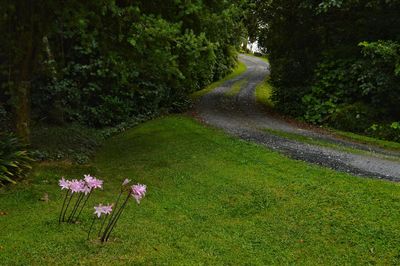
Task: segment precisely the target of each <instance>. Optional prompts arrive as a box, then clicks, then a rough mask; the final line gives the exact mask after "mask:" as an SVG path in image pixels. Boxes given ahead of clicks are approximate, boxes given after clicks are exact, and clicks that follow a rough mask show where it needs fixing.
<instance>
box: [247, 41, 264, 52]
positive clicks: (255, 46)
mask: <svg viewBox="0 0 400 266" xmlns="http://www.w3.org/2000/svg"><path fill="white" fill-rule="evenodd" d="M246 47H247V49H249V50H250V51H251V52H253V53H261V49H260V48H259V47H258V41H255V42H250V41H248V42H247V46H246Z"/></svg>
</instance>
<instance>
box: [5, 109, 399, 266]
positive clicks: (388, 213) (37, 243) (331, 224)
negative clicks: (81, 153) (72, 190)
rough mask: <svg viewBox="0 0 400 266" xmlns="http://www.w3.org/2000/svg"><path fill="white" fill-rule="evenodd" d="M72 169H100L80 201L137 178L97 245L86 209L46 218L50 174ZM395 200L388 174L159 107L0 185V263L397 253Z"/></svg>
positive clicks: (56, 200)
mask: <svg viewBox="0 0 400 266" xmlns="http://www.w3.org/2000/svg"><path fill="white" fill-rule="evenodd" d="M84 173H92V174H94V175H96V176H97V177H99V178H103V179H104V180H105V185H104V187H105V189H104V191H97V192H96V193H95V195H94V196H93V198H92V202H91V204H90V205H93V204H94V203H95V202H96V203H98V202H102V203H109V202H112V201H113V200H115V197H116V194H117V191H118V187H119V184H120V182H121V181H122V180H123V179H124V178H125V177H129V178H131V179H134V180H135V181H137V182H142V183H145V184H147V185H148V194H147V196H146V198H145V199H144V200H143V201H142V203H141V204H140V205H139V206H137V205H136V204H135V203H134V202H133V201H132V202H130V204H129V205H128V206H127V208H126V210H125V212H124V213H123V216H122V218H121V220H120V222H119V224H118V225H117V227H116V230H115V231H114V235H113V237H112V239H111V241H110V242H109V243H107V244H104V245H101V244H99V243H98V242H96V241H86V230H87V229H88V226H89V223H90V218H89V217H90V215H89V210H87V212H86V213H85V215H83V218H84V219H83V220H82V223H81V224H77V225H68V224H63V225H61V226H58V224H57V215H58V211H59V207H60V205H61V203H62V195H63V194H62V193H61V191H60V190H59V188H58V185H57V180H58V179H59V178H60V176H65V177H66V178H73V177H75V178H77V177H80V176H81V175H82V174H84ZM44 193H48V195H49V201H48V202H46V201H40V200H39V199H40V198H41V197H42V196H43V194H44ZM399 210H400V187H399V184H397V183H390V182H387V181H380V180H374V179H365V178H359V177H354V176H351V175H348V174H343V173H337V172H335V171H332V170H329V169H326V168H322V167H318V166H315V165H309V164H307V163H304V162H300V161H295V160H291V159H288V158H286V157H284V156H282V155H280V154H278V153H276V152H273V151H270V150H267V149H265V148H263V147H260V146H257V145H255V144H251V143H248V142H245V141H241V140H238V139H234V138H231V137H229V136H227V135H225V134H224V133H221V132H220V131H217V130H214V129H210V128H207V127H204V126H203V125H201V124H199V123H197V122H195V121H193V120H192V119H191V118H188V117H185V116H168V117H164V118H159V119H156V120H153V121H150V122H147V123H144V124H141V125H140V126H138V127H136V128H134V129H132V130H128V131H126V132H124V133H122V134H120V135H117V136H115V137H113V138H111V139H109V140H108V141H107V142H106V143H105V145H104V146H103V147H102V148H101V150H100V151H99V152H98V153H97V155H96V157H95V159H94V160H93V162H92V163H91V164H90V165H81V166H76V165H69V164H66V163H64V164H63V163H54V164H53V163H48V164H41V165H38V166H37V167H36V170H35V172H34V173H33V174H32V175H31V177H30V179H28V180H26V182H22V183H20V184H18V185H15V186H10V187H8V188H7V189H2V190H0V228H1V231H0V264H2V265H32V264H33V265H46V264H55V265H61V264H62V265H76V264H91V265H104V264H108V265H125V264H145V265H148V264H174V265H192V264H209V265H221V264H225V265H226V264H228V265H229V264H231V265H244V264H251V265H268V264H292V263H296V264H301V265H302V264H311V265H315V264H322V265H326V264H337V265H343V264H399V263H400V226H399V220H400V212H399ZM90 211H91V210H90Z"/></svg>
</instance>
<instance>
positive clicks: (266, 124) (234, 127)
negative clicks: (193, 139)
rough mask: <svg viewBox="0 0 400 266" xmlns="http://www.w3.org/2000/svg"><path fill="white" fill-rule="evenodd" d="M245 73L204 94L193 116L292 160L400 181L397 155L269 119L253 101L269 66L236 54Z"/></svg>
mask: <svg viewBox="0 0 400 266" xmlns="http://www.w3.org/2000/svg"><path fill="white" fill-rule="evenodd" d="M239 59H240V61H242V62H243V63H244V64H246V66H247V71H246V72H245V73H243V74H242V75H240V76H237V77H236V78H234V79H231V80H228V81H226V82H225V83H224V84H222V85H221V86H220V87H218V88H216V89H215V90H213V91H212V92H210V93H208V94H206V95H205V96H203V97H202V98H201V99H200V100H199V101H198V103H197V104H196V106H195V112H196V116H197V117H198V118H199V119H200V120H201V121H203V122H205V123H206V124H209V125H212V126H215V127H217V128H221V129H223V130H224V131H226V132H228V133H229V134H232V135H234V136H237V137H240V138H242V139H245V140H249V141H254V142H256V143H259V144H262V145H265V146H267V147H268V148H271V149H274V150H277V151H280V152H282V153H284V154H286V155H288V156H290V157H292V158H295V159H299V160H303V161H307V162H310V163H316V164H319V165H323V166H327V167H330V168H333V169H336V170H338V171H343V172H350V173H352V174H355V175H359V176H366V177H375V178H382V179H388V180H392V181H400V152H395V151H386V150H383V149H380V148H376V147H372V146H368V145H364V144H359V143H354V142H351V141H347V140H343V139H340V138H338V137H336V136H333V135H331V134H330V133H328V132H324V131H323V130H316V129H313V128H312V127H309V126H306V125H301V124H299V123H293V122H288V121H287V120H285V119H283V118H281V117H279V116H277V115H273V114H271V113H269V112H267V111H266V110H265V108H264V107H263V106H261V105H260V104H258V103H256V100H255V96H254V94H255V88H256V86H257V84H259V83H260V82H262V80H263V79H264V78H265V76H266V75H268V74H269V65H268V64H267V63H265V62H264V61H262V60H261V59H258V58H256V57H252V56H246V55H240V56H239ZM241 80H242V82H241V84H242V86H241V89H240V91H239V93H238V94H236V95H234V96H229V95H227V94H226V92H228V91H230V89H231V87H232V85H233V84H235V83H236V82H238V81H241ZM265 129H271V130H275V131H276V130H278V131H282V132H288V133H295V134H298V135H303V136H309V137H312V138H314V139H319V140H323V141H325V142H332V143H335V145H340V146H343V147H350V148H352V149H357V150H359V151H364V152H360V153H359V152H356V153H352V152H348V151H342V150H338V149H333V148H328V147H325V146H319V145H314V144H308V143H303V142H299V141H295V140H293V139H288V138H283V137H280V136H278V135H276V134H271V133H268V132H266V130H265Z"/></svg>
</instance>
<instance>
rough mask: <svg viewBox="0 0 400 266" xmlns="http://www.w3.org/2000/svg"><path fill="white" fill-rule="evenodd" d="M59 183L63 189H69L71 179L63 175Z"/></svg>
mask: <svg viewBox="0 0 400 266" xmlns="http://www.w3.org/2000/svg"><path fill="white" fill-rule="evenodd" d="M58 184H59V185H60V187H61V190H63V189H69V187H70V184H71V181H69V180H65V179H64V177H62V178H61V179H60V180H59V181H58Z"/></svg>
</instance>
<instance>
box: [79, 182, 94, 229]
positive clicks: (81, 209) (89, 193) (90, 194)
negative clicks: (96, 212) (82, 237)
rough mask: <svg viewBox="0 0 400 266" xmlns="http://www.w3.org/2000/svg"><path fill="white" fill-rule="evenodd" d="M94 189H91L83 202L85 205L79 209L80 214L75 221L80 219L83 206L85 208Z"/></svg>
mask: <svg viewBox="0 0 400 266" xmlns="http://www.w3.org/2000/svg"><path fill="white" fill-rule="evenodd" d="M92 191H93V190H90V192H89V195H88V196H87V197H86V199H85V201H84V202H83V205H82V207H81V210H80V211H79V213H78V215H77V216H76V218H75V221H76V220H78V218H79V216H80V215H81V213H82V210H83V208H84V207H85V205H86V202H87V201H88V199H89V197H90V195H91V194H92Z"/></svg>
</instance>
